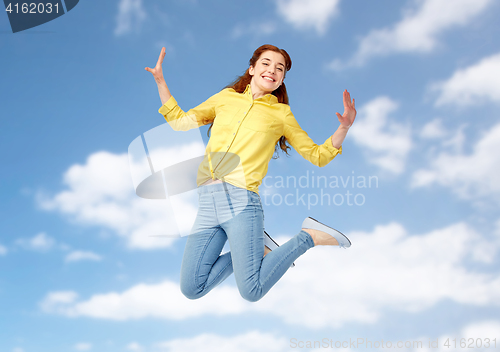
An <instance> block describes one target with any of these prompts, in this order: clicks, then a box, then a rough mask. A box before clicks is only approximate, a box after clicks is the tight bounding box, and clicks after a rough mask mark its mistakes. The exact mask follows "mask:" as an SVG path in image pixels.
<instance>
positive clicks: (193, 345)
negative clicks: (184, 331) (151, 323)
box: [157, 331, 289, 352]
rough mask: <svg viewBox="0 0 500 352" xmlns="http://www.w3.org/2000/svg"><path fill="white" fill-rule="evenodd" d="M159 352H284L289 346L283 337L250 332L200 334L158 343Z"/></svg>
mask: <svg viewBox="0 0 500 352" xmlns="http://www.w3.org/2000/svg"><path fill="white" fill-rule="evenodd" d="M157 347H158V348H159V350H160V351H168V352H187V351H189V352H234V351H238V352H260V351H266V352H282V351H283V352H284V351H289V345H288V344H287V340H286V339H285V338H284V337H278V338H277V337H275V336H274V334H270V333H262V332H259V331H251V332H248V333H246V334H241V335H236V336H220V335H215V334H202V335H198V336H195V337H190V338H183V339H174V340H170V341H167V342H162V343H158V344H157Z"/></svg>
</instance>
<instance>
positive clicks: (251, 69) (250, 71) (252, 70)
mask: <svg viewBox="0 0 500 352" xmlns="http://www.w3.org/2000/svg"><path fill="white" fill-rule="evenodd" d="M248 74H249V75H250V76H253V75H254V74H255V70H254V68H253V66H250V67H249V68H248Z"/></svg>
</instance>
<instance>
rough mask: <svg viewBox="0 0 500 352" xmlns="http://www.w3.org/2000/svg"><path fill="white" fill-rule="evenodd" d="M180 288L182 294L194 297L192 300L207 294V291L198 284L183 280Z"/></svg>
mask: <svg viewBox="0 0 500 352" xmlns="http://www.w3.org/2000/svg"><path fill="white" fill-rule="evenodd" d="M180 288H181V292H182V294H183V295H184V296H185V297H186V298H188V299H192V300H194V299H198V298H201V297H203V296H205V294H206V292H204V290H203V288H198V287H197V286H196V285H193V284H187V283H183V282H182V281H181V285H180Z"/></svg>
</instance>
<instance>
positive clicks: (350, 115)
mask: <svg viewBox="0 0 500 352" xmlns="http://www.w3.org/2000/svg"><path fill="white" fill-rule="evenodd" d="M336 114H337V117H338V118H339V122H340V124H341V125H342V127H346V128H349V127H351V125H352V124H353V122H354V119H355V118H356V106H355V103H354V99H352V101H351V95H350V94H349V92H348V91H347V89H346V90H344V114H343V115H340V114H339V113H338V112H336Z"/></svg>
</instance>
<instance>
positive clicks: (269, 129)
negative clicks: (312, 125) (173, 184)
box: [158, 85, 342, 193]
mask: <svg viewBox="0 0 500 352" xmlns="http://www.w3.org/2000/svg"><path fill="white" fill-rule="evenodd" d="M158 111H159V113H160V114H162V115H163V116H164V117H165V119H166V120H167V122H168V123H169V124H170V126H171V127H172V128H173V129H174V130H176V131H186V130H189V129H192V128H197V127H199V126H203V125H207V124H209V123H211V122H212V121H214V119H215V121H214V125H213V127H212V130H211V137H210V140H209V142H208V145H207V148H206V152H205V159H204V160H203V162H202V163H201V165H200V167H199V169H198V175H197V179H196V182H197V184H198V186H199V185H201V184H202V183H204V182H206V181H208V180H209V179H221V180H223V181H225V182H228V183H230V184H232V185H234V186H236V187H240V188H245V189H248V190H250V191H253V192H256V193H258V187H259V185H260V184H261V183H262V179H263V178H264V176H265V175H266V174H267V167H268V164H269V161H270V160H271V158H272V156H273V154H274V148H275V145H276V143H277V142H278V140H279V139H280V137H281V136H285V137H286V139H287V140H288V143H290V145H291V146H292V147H293V148H294V149H295V150H296V151H297V152H298V153H299V154H300V155H302V157H304V158H305V159H306V160H309V161H310V162H311V163H313V164H314V165H317V166H320V167H322V166H325V165H326V164H328V163H329V162H330V161H332V160H333V158H335V156H337V154H342V147H340V148H339V149H337V148H335V147H334V146H333V145H332V142H331V136H330V137H328V139H327V140H326V141H325V143H323V144H321V145H317V144H315V143H314V142H313V141H312V139H311V138H310V137H309V136H308V135H307V133H306V132H305V131H304V130H303V129H302V128H301V127H300V126H299V124H298V123H297V120H295V117H294V116H293V114H292V112H291V110H290V107H289V106H288V105H286V104H280V103H278V99H277V98H276V97H275V96H274V95H272V94H267V95H265V96H263V97H260V98H258V99H255V100H254V99H253V97H252V92H251V90H250V85H248V86H247V88H246V90H245V92H243V93H237V92H236V91H235V90H234V89H232V88H226V89H223V90H222V91H220V92H219V93H217V94H215V95H213V96H212V97H210V98H209V99H208V100H207V101H205V102H203V103H201V104H200V105H198V106H197V107H195V108H193V109H191V110H189V111H188V112H184V111H183V110H182V109H181V108H180V107H179V105H178V104H177V101H176V100H175V99H174V97H171V98H170V99H169V100H168V101H167V102H166V103H165V104H164V105H163V106H162V107H161V108H160V109H159V110H158Z"/></svg>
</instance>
